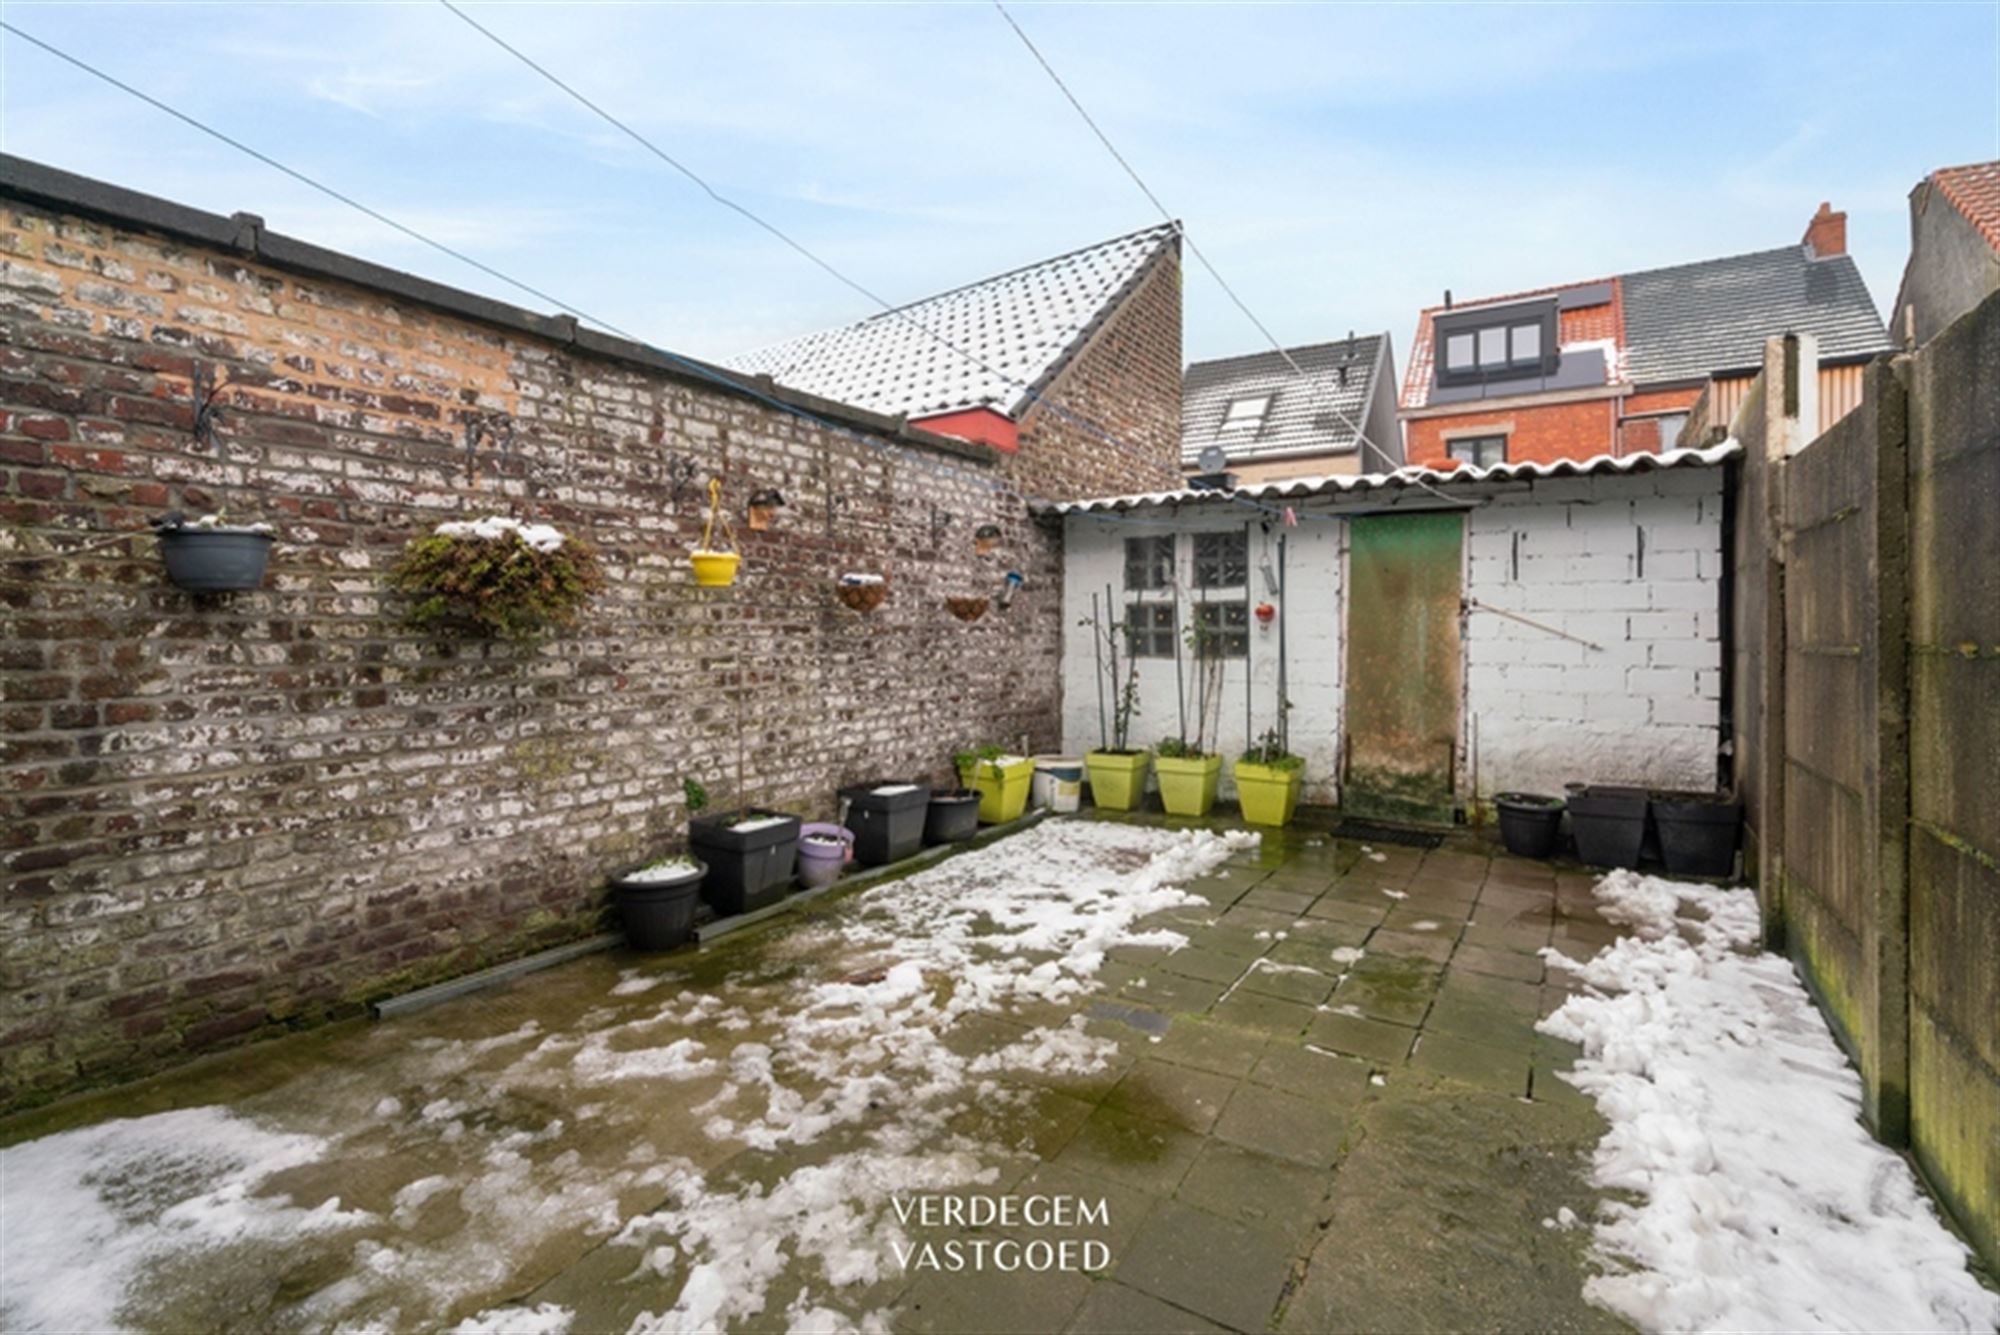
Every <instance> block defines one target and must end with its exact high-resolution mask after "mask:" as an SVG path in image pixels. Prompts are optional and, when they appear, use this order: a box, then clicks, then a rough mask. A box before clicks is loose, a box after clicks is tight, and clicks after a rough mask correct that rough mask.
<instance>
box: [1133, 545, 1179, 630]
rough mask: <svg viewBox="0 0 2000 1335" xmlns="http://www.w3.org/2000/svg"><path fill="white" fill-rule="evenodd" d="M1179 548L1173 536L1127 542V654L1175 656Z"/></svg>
mask: <svg viewBox="0 0 2000 1335" xmlns="http://www.w3.org/2000/svg"><path fill="white" fill-rule="evenodd" d="M1179 556H1180V552H1179V544H1178V543H1177V542H1176V541H1175V535H1173V534H1171V533H1166V534H1159V535H1150V536H1146V537H1139V538H1127V539H1125V546H1124V557H1125V576H1124V587H1125V607H1124V612H1125V617H1124V620H1125V651H1126V652H1127V653H1129V654H1130V655H1132V657H1133V658H1135V659H1136V658H1172V657H1173V656H1174V581H1175V577H1176V575H1177V574H1178V566H1177V564H1176V563H1177V562H1178V560H1179Z"/></svg>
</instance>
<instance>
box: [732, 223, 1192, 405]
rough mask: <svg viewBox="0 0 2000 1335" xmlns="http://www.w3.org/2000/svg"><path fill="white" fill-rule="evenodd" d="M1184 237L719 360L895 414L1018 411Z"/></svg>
mask: <svg viewBox="0 0 2000 1335" xmlns="http://www.w3.org/2000/svg"><path fill="white" fill-rule="evenodd" d="M1179 235H1180V227H1179V225H1178V224H1176V223H1162V224H1160V225H1159V226H1157V227H1149V228H1146V229H1145V230H1143V231H1138V232H1133V233H1131V234H1129V235H1127V236H1121V237H1116V238H1114V239H1112V240H1110V241H1104V242H1100V243H1099V244H1097V245H1094V246H1089V247H1086V248H1085V249H1083V250H1076V251H1071V252H1070V253H1069V254H1067V255H1058V256H1056V257H1055V258H1054V259H1048V260H1043V261H1041V262H1040V263H1038V264H1031V265H1028V266H1027V267H1026V268H1022V269H1015V270H1013V271H1011V272H1009V273H1003V274H1000V275H998V276H997V277H994V278H988V279H985V280H983V281H981V282H977V283H973V284H970V285H968V286H966V287H960V288H954V289H953V290H951V291H949V292H942V293H939V294H938V295H937V296H934V297H926V298H924V299H923V300H922V301H916V302H912V303H910V304H909V305H907V306H899V307H897V308H896V309H894V310H889V311H883V312H882V313H881V314H879V315H871V316H869V317H868V318H867V319H865V320H860V321H857V322H855V323H854V324H850V325H843V326H841V327H840V328H838V329H825V330H821V331H820V332H819V333H816V334H806V335H804V336H803V337H800V338H795V339H792V340H790V341H789V342H785V343H778V344H773V345H772V346H770V347H767V348H760V349H757V350H756V351H754V352H746V353H743V354H741V355H739V356H736V357H732V358H729V359H727V360H726V361H724V362H723V365H724V366H727V367H729V368H730V369H731V370H736V371H747V372H750V373H751V374H754V375H768V376H770V377H771V378H772V379H773V380H775V381H777V382H778V383H779V384H781V385H785V386H787V387H789V388H792V389H798V390H804V391H805V392H806V393H808V394H817V395H819V396H820V397H821V398H826V399H832V400H834V401H836V402H839V403H845V404H850V405H852V406H854V407H856V408H866V409H869V410H871V411H874V412H878V413H885V414H888V415H891V416H893V415H895V414H898V413H901V414H903V415H906V416H909V417H928V416H932V415H934V414H937V413H949V412H961V411H964V410H966V409H971V408H990V409H992V410H993V411H995V412H998V413H1001V414H1003V415H1005V416H1007V417H1016V416H1018V415H1019V413H1020V411H1021V409H1022V408H1024V407H1025V406H1026V405H1027V403H1028V400H1029V398H1030V396H1031V393H1032V392H1033V391H1036V390H1039V389H1040V388H1041V387H1042V386H1043V385H1044V384H1045V383H1046V382H1047V381H1048V380H1049V379H1050V378H1052V377H1053V376H1054V375H1055V373H1056V372H1057V371H1059V370H1061V369H1062V366H1063V365H1064V363H1065V362H1067V361H1068V359H1069V357H1070V354H1071V353H1072V352H1074V351H1075V350H1076V349H1077V348H1079V347H1081V346H1082V344H1083V342H1084V340H1085V339H1087V338H1088V337H1089V336H1090V335H1091V334H1092V333H1093V332H1094V331H1095V330H1096V328H1097V326H1098V325H1100V324H1101V323H1103V321H1104V320H1105V318H1106V317H1107V316H1109V315H1110V313H1111V312H1112V311H1113V310H1114V309H1116V307H1117V305H1118V301H1119V299H1120V298H1121V297H1123V296H1124V295H1125V293H1126V292H1127V291H1129V290H1130V289H1131V287H1132V286H1133V284H1134V283H1136V282H1137V281H1138V279H1139V277H1140V275H1141V274H1142V273H1143V272H1144V271H1145V269H1146V266H1147V265H1148V263H1149V262H1150V261H1151V260H1152V258H1153V257H1154V255H1156V254H1157V253H1158V252H1159V251H1160V250H1161V249H1162V248H1164V247H1166V246H1168V245H1170V244H1172V243H1173V242H1174V240H1175V238H1177V237H1178V236H1179Z"/></svg>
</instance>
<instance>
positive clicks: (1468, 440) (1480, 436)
mask: <svg viewBox="0 0 2000 1335" xmlns="http://www.w3.org/2000/svg"><path fill="white" fill-rule="evenodd" d="M1507 439H1508V436H1507V433H1506V432H1505V431H1481V432H1478V433H1476V434H1469V435H1463V436H1454V437H1452V438H1451V439H1449V440H1447V441H1445V443H1444V452H1445V455H1446V457H1447V458H1452V459H1456V460H1458V461H1459V462H1460V463H1462V464H1470V465H1472V466H1473V467H1474V468H1491V467H1493V466H1494V465H1495V464H1504V463H1506V462H1507ZM1495 446H1497V447H1498V448H1499V451H1500V457H1499V458H1497V459H1495V458H1482V457H1481V456H1483V455H1486V454H1488V453H1490V452H1491V451H1492V450H1493V448H1494V447H1495Z"/></svg>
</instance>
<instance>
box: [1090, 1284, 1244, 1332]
mask: <svg viewBox="0 0 2000 1335" xmlns="http://www.w3.org/2000/svg"><path fill="white" fill-rule="evenodd" d="M1068 1329H1069V1335H1226V1328H1225V1327H1222V1326H1218V1325H1216V1324H1215V1323H1214V1322H1212V1321H1205V1320H1203V1319H1202V1318H1201V1317H1198V1316H1196V1315H1195V1314H1194V1313H1192V1312H1188V1311H1183V1310H1182V1309H1181V1308H1178V1307H1175V1306H1173V1305H1172V1304H1170V1303H1165V1302H1162V1301H1161V1300H1160V1299H1158V1298H1155V1297H1153V1296H1152V1295H1151V1294H1149V1293H1141V1292H1140V1291H1139V1290H1137V1289H1134V1288H1128V1287H1126V1286H1125V1285H1123V1284H1120V1283H1118V1282H1116V1281H1115V1280H1108V1279H1106V1280H1099V1281H1098V1282H1097V1283H1095V1284H1093V1285H1091V1288H1090V1296H1089V1297H1087V1298H1085V1299H1084V1300H1083V1306H1082V1307H1081V1308H1079V1309H1078V1310H1077V1314H1076V1316H1075V1317H1074V1318H1073V1319H1072V1320H1071V1321H1070V1324H1069V1327H1068Z"/></svg>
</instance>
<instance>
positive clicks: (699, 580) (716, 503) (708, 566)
mask: <svg viewBox="0 0 2000 1335" xmlns="http://www.w3.org/2000/svg"><path fill="white" fill-rule="evenodd" d="M718 519H720V520H721V521H722V540H723V541H724V542H726V543H728V544H729V545H728V547H727V548H717V547H711V546H709V544H710V543H711V542H713V541H714V540H715V521H716V520H718ZM742 560H743V554H742V553H741V552H738V551H737V550H736V532H735V530H734V529H732V528H731V527H730V524H729V516H728V515H726V514H724V513H722V479H721V478H719V477H712V478H710V479H709V480H708V522H707V523H706V524H703V525H702V528H701V546H699V547H697V548H695V549H694V550H693V551H691V552H689V553H688V562H689V563H690V564H691V565H693V566H694V582H695V583H696V584H697V585H699V586H700V587H702V588H704V589H726V588H728V587H729V586H730V585H732V584H734V583H735V582H736V567H737V565H738V564H739V563H740V562H741V561H742Z"/></svg>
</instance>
